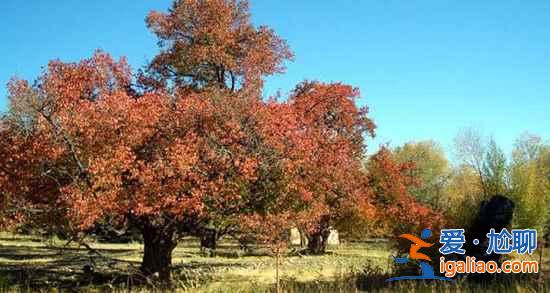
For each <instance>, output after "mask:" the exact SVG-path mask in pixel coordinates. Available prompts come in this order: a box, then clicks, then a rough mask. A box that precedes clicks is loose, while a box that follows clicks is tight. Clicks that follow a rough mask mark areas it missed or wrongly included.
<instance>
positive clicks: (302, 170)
mask: <svg viewBox="0 0 550 293" xmlns="http://www.w3.org/2000/svg"><path fill="white" fill-rule="evenodd" d="M358 97H359V92H358V90H357V89H356V88H353V87H351V86H348V85H344V84H339V83H335V84H324V83H319V82H304V83H302V84H300V85H299V86H298V87H297V88H296V89H295V90H294V92H293V93H292V95H291V97H290V98H289V101H288V103H289V105H290V107H291V108H292V111H293V114H294V115H295V117H296V118H295V119H296V120H297V124H298V125H297V129H296V131H295V134H294V136H295V137H296V138H297V141H296V143H297V144H296V145H295V146H294V150H293V151H292V152H291V154H292V156H295V158H294V159H293V160H294V162H295V166H294V167H295V168H294V171H293V172H295V173H293V176H292V177H291V180H292V181H291V184H292V185H293V186H295V188H296V190H297V191H298V192H299V193H301V194H303V196H305V198H306V199H308V201H309V202H310V203H309V204H308V208H307V209H305V210H304V211H303V212H302V214H301V220H300V223H299V224H298V225H299V226H300V227H301V229H302V230H303V231H307V232H306V235H307V238H308V248H309V250H310V252H312V253H316V254H318V253H324V251H325V249H326V244H327V243H326V241H327V239H328V236H329V233H330V228H331V227H334V225H335V224H336V223H337V222H338V221H339V219H340V218H341V217H345V215H346V214H347V213H349V211H351V210H353V211H355V212H364V211H365V210H368V208H369V207H370V205H369V204H368V200H369V196H370V193H369V188H368V186H367V185H366V180H361V178H362V176H361V175H362V173H361V168H362V166H361V163H362V159H363V156H364V153H365V147H366V144H365V143H364V136H367V135H374V129H375V126H374V123H373V122H372V120H370V118H369V117H368V116H367V114H368V109H367V108H358V107H357V106H356V104H355V100H356V99H357V98H358ZM350 178H355V180H350Z"/></svg>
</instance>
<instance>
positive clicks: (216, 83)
mask: <svg viewBox="0 0 550 293" xmlns="http://www.w3.org/2000/svg"><path fill="white" fill-rule="evenodd" d="M146 21H147V26H148V27H149V29H150V30H151V31H152V32H153V33H154V34H155V35H156V36H157V37H158V39H159V44H160V46H161V53H160V54H158V55H157V56H156V57H155V58H154V59H153V60H152V62H151V63H150V65H149V67H148V68H147V70H146V74H143V75H142V81H143V82H144V84H145V85H146V86H148V87H162V86H164V85H166V84H169V85H173V86H179V87H181V86H186V87H191V88H193V89H195V90H202V89H205V88H209V87H217V88H222V89H229V90H230V91H236V90H240V89H245V88H248V89H249V90H256V91H257V90H259V89H261V87H262V80H261V79H262V77H263V76H266V75H271V74H274V73H280V72H283V71H284V69H285V67H284V63H283V62H284V61H285V60H288V59H292V58H293V54H292V52H290V50H289V48H288V46H287V44H286V42H285V41H284V40H282V39H281V38H279V37H278V36H277V35H276V34H275V33H274V32H273V30H271V29H270V28H268V27H266V26H260V27H258V28H256V27H254V26H253V25H252V24H251V21H250V13H249V4H248V1H243V0H209V1H199V0H177V1H174V3H173V5H172V7H171V8H170V10H169V11H168V12H167V13H163V12H158V11H153V12H151V13H150V14H149V15H148V16H147V20H146Z"/></svg>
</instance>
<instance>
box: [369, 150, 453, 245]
mask: <svg viewBox="0 0 550 293" xmlns="http://www.w3.org/2000/svg"><path fill="white" fill-rule="evenodd" d="M414 168H415V165H414V163H411V162H405V163H398V162H396V161H395V160H394V159H393V157H392V154H391V151H390V150H389V149H388V148H387V147H385V146H382V147H381V148H380V150H379V151H378V152H377V153H376V154H374V155H372V156H371V157H370V158H369V160H368V161H367V164H366V172H367V177H368V180H369V186H370V188H371V189H372V192H373V198H372V200H373V201H372V203H373V205H374V206H375V207H376V210H377V216H376V218H377V220H378V222H379V225H380V226H383V230H385V232H386V233H388V234H390V235H400V234H402V233H416V232H420V230H422V229H423V228H438V227H440V226H441V225H442V224H443V223H444V221H443V216H442V214H440V213H438V212H435V211H433V210H432V209H431V208H429V207H428V206H426V205H423V204H421V203H419V202H417V201H416V200H415V198H414V197H413V196H411V195H410V194H409V192H408V190H409V188H410V187H411V186H416V185H418V184H420V182H419V181H418V178H415V177H414V176H413V175H412V174H413V173H412V172H410V170H411V169H414ZM388 219H391V220H388Z"/></svg>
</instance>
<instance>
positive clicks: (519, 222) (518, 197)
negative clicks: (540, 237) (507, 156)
mask: <svg viewBox="0 0 550 293" xmlns="http://www.w3.org/2000/svg"><path fill="white" fill-rule="evenodd" d="M549 178H550V146H548V145H545V144H544V143H543V142H542V139H541V138H540V137H538V136H535V135H532V134H528V133H525V134H523V135H522V136H521V137H520V138H518V139H517V141H516V144H515V147H514V150H513V153H512V162H511V165H510V196H511V197H512V198H513V200H514V201H515V202H516V212H515V217H514V226H515V227H517V228H536V229H537V230H538V231H543V230H544V229H545V226H547V225H548V220H549V212H548V211H549V210H550V179H549ZM546 228H547V227H546Z"/></svg>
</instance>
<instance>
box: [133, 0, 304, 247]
mask: <svg viewBox="0 0 550 293" xmlns="http://www.w3.org/2000/svg"><path fill="white" fill-rule="evenodd" d="M146 22H147V26H148V28H149V29H150V30H151V31H152V32H153V33H154V34H155V35H156V36H157V38H158V44H159V46H160V50H161V51H160V53H159V54H158V55H157V56H155V57H154V58H153V60H152V61H151V62H150V63H149V65H148V66H147V68H146V69H145V70H144V71H143V72H141V73H140V74H139V81H140V84H141V85H142V87H144V88H145V89H147V90H150V89H155V88H166V87H168V88H170V89H172V90H174V89H180V90H181V89H189V90H193V91H195V92H204V91H209V92H214V91H216V92H218V94H221V95H222V96H223V95H224V94H226V93H235V92H241V95H242V96H243V95H246V96H247V98H250V97H251V96H255V97H254V98H259V93H260V92H261V89H262V78H263V77H265V76H268V75H272V74H274V73H281V72H283V71H284V69H285V64H284V62H285V61H287V60H290V59H292V58H293V54H292V52H291V51H290V49H289V48H288V46H287V44H286V42H285V41H284V40H282V39H281V38H280V37H278V36H277V35H276V34H275V33H274V32H273V30H271V29H270V28H268V27H266V26H260V27H255V26H254V25H252V23H251V20H250V13H249V4H248V2H247V1H237V0H229V1H227V0H212V1H199V0H178V1H174V2H173V4H172V7H171V8H170V9H169V10H168V12H158V11H152V12H151V13H149V15H148V16H147V18H146ZM245 91H246V92H247V93H244V92H245ZM254 98H253V99H254ZM214 196H215V195H214ZM208 210H209V211H212V212H211V213H205V214H203V216H202V217H201V218H200V219H197V220H196V222H197V225H198V226H197V228H196V229H195V234H197V235H198V236H199V237H201V245H202V246H203V247H205V248H207V249H215V248H216V242H217V240H218V239H219V238H221V237H222V236H224V235H226V234H234V233H236V232H238V231H237V226H238V225H237V224H238V222H239V219H238V218H237V217H235V216H234V215H235V209H234V208H233V207H227V208H224V207H222V206H219V205H211V206H209V208H208Z"/></svg>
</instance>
